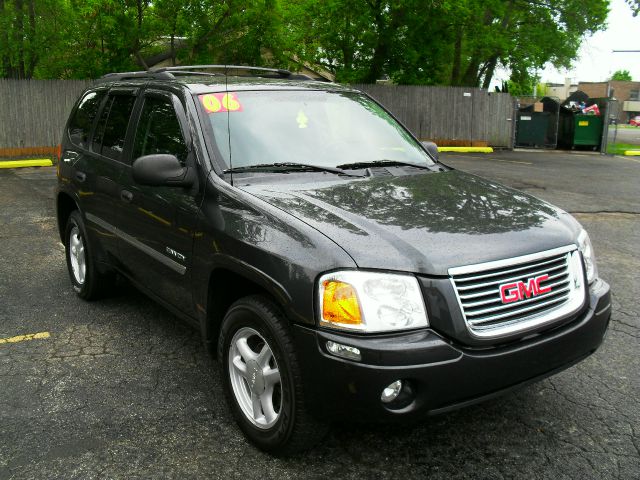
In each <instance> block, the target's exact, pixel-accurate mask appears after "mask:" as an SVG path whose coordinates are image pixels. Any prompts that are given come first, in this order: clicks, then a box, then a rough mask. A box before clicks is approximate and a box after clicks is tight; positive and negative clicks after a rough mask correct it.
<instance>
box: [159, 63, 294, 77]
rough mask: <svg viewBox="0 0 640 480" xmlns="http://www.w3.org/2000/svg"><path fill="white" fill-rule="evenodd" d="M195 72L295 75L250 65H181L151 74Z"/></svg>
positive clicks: (287, 71) (276, 69)
mask: <svg viewBox="0 0 640 480" xmlns="http://www.w3.org/2000/svg"><path fill="white" fill-rule="evenodd" d="M193 70H224V71H225V72H228V71H229V70H245V71H251V72H268V73H275V74H277V75H278V76H280V77H285V78H286V77H291V76H292V75H293V73H291V72H290V71H289V70H284V69H282V68H267V67H251V66H248V65H180V66H177V67H160V68H152V69H151V70H149V71H151V72H188V73H192V72H191V71H193Z"/></svg>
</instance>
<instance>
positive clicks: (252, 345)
mask: <svg viewBox="0 0 640 480" xmlns="http://www.w3.org/2000/svg"><path fill="white" fill-rule="evenodd" d="M228 360H229V376H230V380H231V386H232V388H233V393H234V395H235V396H236V399H237V401H238V404H239V405H240V408H241V409H242V412H243V413H244V414H245V415H246V416H247V418H248V419H249V420H250V421H251V422H252V423H253V424H254V425H255V426H257V427H258V428H269V427H271V426H273V424H274V423H275V422H276V421H277V420H278V416H279V415H280V410H281V408H282V390H281V384H280V370H279V369H278V363H277V362H276V359H275V357H274V356H273V351H272V350H271V347H270V346H269V344H268V343H267V342H266V341H265V339H264V338H263V337H262V336H261V335H260V334H259V333H258V332H257V331H255V330H254V329H253V328H249V327H243V328H241V329H239V330H238V331H237V332H236V333H235V335H234V336H233V339H232V340H231V348H230V349H229V358H228Z"/></svg>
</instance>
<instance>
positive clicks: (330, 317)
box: [322, 280, 362, 325]
mask: <svg viewBox="0 0 640 480" xmlns="http://www.w3.org/2000/svg"><path fill="white" fill-rule="evenodd" d="M322 286H323V287H324V288H323V290H324V293H323V296H322V319H323V320H324V321H326V322H330V323H343V324H347V325H359V324H361V323H362V315H361V313H360V304H359V303H358V295H357V293H356V290H355V289H354V288H353V286H351V285H350V284H348V283H345V282H339V281H336V280H325V281H324V282H322Z"/></svg>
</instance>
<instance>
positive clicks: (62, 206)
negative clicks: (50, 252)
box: [56, 192, 80, 245]
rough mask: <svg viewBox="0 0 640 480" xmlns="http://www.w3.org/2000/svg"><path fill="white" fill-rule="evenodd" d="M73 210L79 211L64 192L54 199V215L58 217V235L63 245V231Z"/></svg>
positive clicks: (70, 197) (72, 199) (69, 196)
mask: <svg viewBox="0 0 640 480" xmlns="http://www.w3.org/2000/svg"><path fill="white" fill-rule="evenodd" d="M74 210H80V207H79V206H78V203H77V202H76V201H75V200H74V198H73V197H72V196H71V195H69V194H68V193H66V192H59V193H58V197H57V199H56V214H57V217H58V234H59V235H60V241H62V244H63V245H64V244H65V241H66V240H65V238H64V231H65V228H66V227H67V222H68V221H69V216H70V215H71V212H73V211H74Z"/></svg>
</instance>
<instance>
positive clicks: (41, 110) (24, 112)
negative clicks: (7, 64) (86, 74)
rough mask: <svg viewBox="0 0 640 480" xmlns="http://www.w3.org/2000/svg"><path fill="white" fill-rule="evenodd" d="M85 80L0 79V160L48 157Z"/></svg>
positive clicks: (55, 144) (84, 86) (87, 82)
mask: <svg viewBox="0 0 640 480" xmlns="http://www.w3.org/2000/svg"><path fill="white" fill-rule="evenodd" d="M92 83H93V82H92V81H88V80H9V79H0V157H19V156H27V155H47V154H52V153H53V152H54V151H55V148H56V146H57V145H58V144H59V143H60V140H61V139H62V131H63V129H64V125H65V123H66V122H67V118H69V113H70V112H71V108H72V107H73V105H74V103H75V101H76V100H77V99H78V96H79V95H80V93H81V92H82V91H83V90H84V89H85V88H87V86H89V85H91V84H92Z"/></svg>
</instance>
